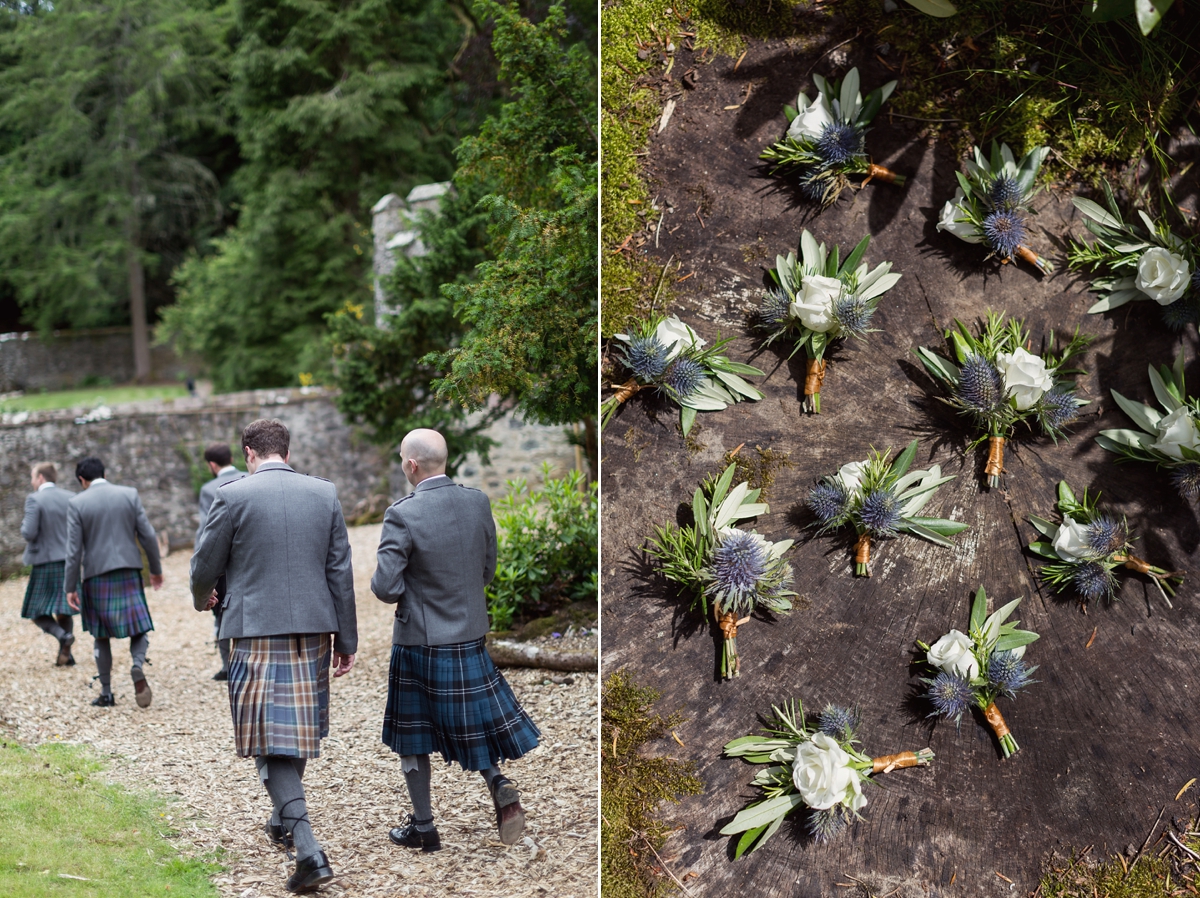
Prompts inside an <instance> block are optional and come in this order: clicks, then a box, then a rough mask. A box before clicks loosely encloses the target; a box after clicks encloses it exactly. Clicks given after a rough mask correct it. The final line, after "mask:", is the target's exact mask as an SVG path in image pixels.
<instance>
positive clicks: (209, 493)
mask: <svg viewBox="0 0 1200 898" xmlns="http://www.w3.org/2000/svg"><path fill="white" fill-rule="evenodd" d="M212 482H213V481H211V480H210V481H209V482H208V483H206V484H204V486H202V487H200V513H199V514H198V515H197V516H196V542H200V531H201V530H203V529H204V522H205V521H206V520H208V510H209V509H210V508H212V504H213V499H214V498H216V497H215V496H214V495H213V493H214V490H211V489H209V485H210V484H211V483H212Z"/></svg>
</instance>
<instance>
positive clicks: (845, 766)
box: [792, 733, 867, 811]
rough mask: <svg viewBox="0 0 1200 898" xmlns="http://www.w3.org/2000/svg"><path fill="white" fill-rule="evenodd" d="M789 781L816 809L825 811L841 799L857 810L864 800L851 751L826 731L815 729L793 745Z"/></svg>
mask: <svg viewBox="0 0 1200 898" xmlns="http://www.w3.org/2000/svg"><path fill="white" fill-rule="evenodd" d="M792 783H794V784H795V786H796V791H797V792H799V793H800V797H801V798H803V799H804V803H805V804H806V805H808V806H809V807H810V808H812V809H813V810H815V811H827V810H829V809H830V808H831V807H833V806H834V805H837V804H841V803H843V802H845V803H846V804H847V805H848V806H849V807H850V810H852V811H857V810H859V809H860V808H861V807H863V805H865V804H866V803H867V799H866V798H864V797H863V794H862V782H861V781H860V778H859V775H858V771H857V770H855V769H854V768H853V767H852V766H851V759H850V755H848V754H846V752H845V751H843V750H842V747H841V746H840V745H838V744H837V742H836V741H835V740H834V739H833V737H832V736H829V735H826V734H825V733H817V734H816V735H815V736H813V737H812V739H811V740H810V741H808V742H804V743H802V744H801V745H800V747H799V748H798V749H796V760H795V762H793V764H792Z"/></svg>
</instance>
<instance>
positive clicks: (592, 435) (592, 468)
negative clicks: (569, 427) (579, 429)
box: [583, 417, 600, 483]
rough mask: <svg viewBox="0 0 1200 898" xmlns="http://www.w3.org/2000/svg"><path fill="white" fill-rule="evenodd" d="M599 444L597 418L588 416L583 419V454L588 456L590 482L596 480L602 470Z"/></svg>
mask: <svg viewBox="0 0 1200 898" xmlns="http://www.w3.org/2000/svg"><path fill="white" fill-rule="evenodd" d="M598 448H599V447H598V445H597V442H596V419H595V418H594V417H588V418H584V419H583V454H584V455H585V456H586V457H587V463H588V483H591V482H592V481H594V480H595V479H596V477H597V474H598V472H599V470H600V460H599V456H598V455H597V450H598Z"/></svg>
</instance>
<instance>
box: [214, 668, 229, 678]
mask: <svg viewBox="0 0 1200 898" xmlns="http://www.w3.org/2000/svg"><path fill="white" fill-rule="evenodd" d="M212 678H213V679H214V680H228V679H229V671H227V670H218V671H217V672H216V673H215V674H213V677H212Z"/></svg>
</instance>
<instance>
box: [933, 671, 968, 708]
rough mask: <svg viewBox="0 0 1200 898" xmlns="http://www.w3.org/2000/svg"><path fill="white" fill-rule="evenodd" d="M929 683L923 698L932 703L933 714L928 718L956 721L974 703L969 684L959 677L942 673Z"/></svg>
mask: <svg viewBox="0 0 1200 898" xmlns="http://www.w3.org/2000/svg"><path fill="white" fill-rule="evenodd" d="M926 682H928V683H929V689H928V691H927V692H926V693H925V697H926V698H927V699H929V701H930V702H932V703H933V714H930V715H929V716H930V717H934V716H940V717H953V718H954V719H955V720H958V719H959V718H960V717H962V716H963V713H964V712H965V711H966V710H967V709H968V708H970V707H971V703H972V702H973V701H975V693H974V692H973V691H972V690H971V684H970V683H968V682H967V681H966V680H964V679H962V678H961V677H957V676H955V675H954V674H952V673H946V671H942V672H941V673H939V674H938V675H937V676H936V677H935V678H934V679H933V680H931V681H929V680H927V681H926Z"/></svg>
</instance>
